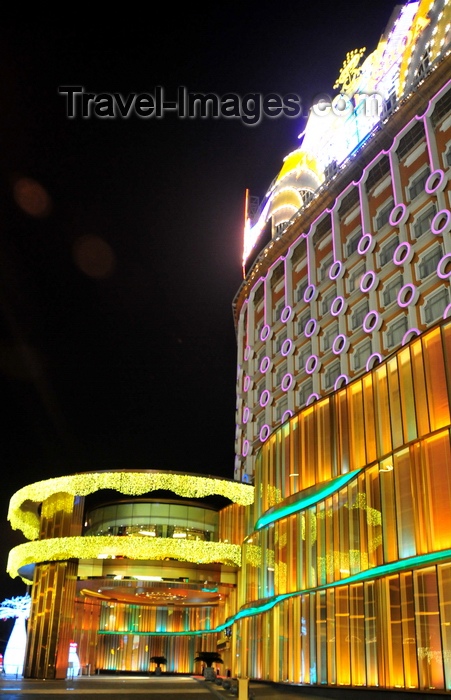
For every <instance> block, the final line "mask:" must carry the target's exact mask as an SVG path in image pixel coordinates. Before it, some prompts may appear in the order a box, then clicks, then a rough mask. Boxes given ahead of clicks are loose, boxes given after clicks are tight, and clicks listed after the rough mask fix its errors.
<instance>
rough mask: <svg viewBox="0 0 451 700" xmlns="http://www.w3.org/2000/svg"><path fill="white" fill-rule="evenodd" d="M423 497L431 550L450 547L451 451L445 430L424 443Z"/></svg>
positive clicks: (447, 433)
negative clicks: (427, 515)
mask: <svg viewBox="0 0 451 700" xmlns="http://www.w3.org/2000/svg"><path fill="white" fill-rule="evenodd" d="M422 467H423V469H422V471H423V492H422V493H423V497H424V499H425V509H426V512H428V513H429V519H428V521H427V522H428V531H429V532H430V537H431V540H430V544H429V547H430V548H431V549H434V550H435V549H438V550H439V549H446V548H447V547H451V508H450V505H449V504H450V502H451V454H450V442H449V432H448V430H446V431H444V432H442V433H440V434H438V435H433V436H432V437H430V438H429V439H428V440H425V441H424V443H423V465H422Z"/></svg>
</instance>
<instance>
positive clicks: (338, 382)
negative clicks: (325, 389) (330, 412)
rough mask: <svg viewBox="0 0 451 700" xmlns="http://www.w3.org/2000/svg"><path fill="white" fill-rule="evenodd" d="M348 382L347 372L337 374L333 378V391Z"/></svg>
mask: <svg viewBox="0 0 451 700" xmlns="http://www.w3.org/2000/svg"><path fill="white" fill-rule="evenodd" d="M348 382H349V377H348V375H347V374H339V375H338V377H337V378H336V380H335V384H334V391H337V390H338V389H342V388H343V387H344V386H346V384H347V383H348Z"/></svg>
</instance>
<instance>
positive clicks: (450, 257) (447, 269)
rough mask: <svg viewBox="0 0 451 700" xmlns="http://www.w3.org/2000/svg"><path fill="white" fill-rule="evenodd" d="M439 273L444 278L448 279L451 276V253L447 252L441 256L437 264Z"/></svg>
mask: <svg viewBox="0 0 451 700" xmlns="http://www.w3.org/2000/svg"><path fill="white" fill-rule="evenodd" d="M437 275H438V276H439V277H440V279H442V280H447V279H448V278H449V277H451V253H447V254H446V255H444V256H443V258H441V260H440V262H439V264H438V265H437Z"/></svg>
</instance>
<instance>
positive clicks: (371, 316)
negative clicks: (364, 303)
mask: <svg viewBox="0 0 451 700" xmlns="http://www.w3.org/2000/svg"><path fill="white" fill-rule="evenodd" d="M381 325H382V316H381V315H380V314H379V313H378V312H377V311H374V310H372V311H368V313H367V315H366V316H365V318H364V319H363V324H362V328H363V330H364V331H365V333H372V332H373V331H378V330H379V328H380V327H381Z"/></svg>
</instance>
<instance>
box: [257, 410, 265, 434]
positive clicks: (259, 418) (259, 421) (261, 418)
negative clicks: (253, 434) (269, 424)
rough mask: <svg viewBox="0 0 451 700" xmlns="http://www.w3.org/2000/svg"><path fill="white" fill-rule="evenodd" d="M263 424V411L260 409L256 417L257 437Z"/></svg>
mask: <svg viewBox="0 0 451 700" xmlns="http://www.w3.org/2000/svg"><path fill="white" fill-rule="evenodd" d="M264 424H265V412H264V411H262V413H260V415H259V416H258V418H257V437H258V436H259V434H260V430H261V429H262V428H263V426H264Z"/></svg>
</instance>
